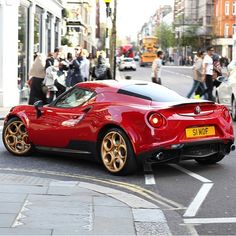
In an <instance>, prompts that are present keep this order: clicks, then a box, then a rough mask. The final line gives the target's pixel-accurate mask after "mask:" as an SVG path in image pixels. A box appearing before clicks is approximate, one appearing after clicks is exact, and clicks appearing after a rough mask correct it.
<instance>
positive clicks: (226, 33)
mask: <svg viewBox="0 0 236 236" xmlns="http://www.w3.org/2000/svg"><path fill="white" fill-rule="evenodd" d="M224 36H225V38H228V36H229V24H225V30H224Z"/></svg>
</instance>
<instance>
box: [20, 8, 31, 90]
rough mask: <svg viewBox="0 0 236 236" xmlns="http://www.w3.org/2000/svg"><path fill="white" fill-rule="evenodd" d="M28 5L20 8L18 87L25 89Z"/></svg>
mask: <svg viewBox="0 0 236 236" xmlns="http://www.w3.org/2000/svg"><path fill="white" fill-rule="evenodd" d="M28 14H29V13H28V7H27V6H19V10H18V22H19V23H18V87H19V89H20V90H21V89H23V87H24V85H25V82H26V80H27V74H28V73H27V71H28V68H27V64H28V63H27V59H28V50H27V48H28Z"/></svg>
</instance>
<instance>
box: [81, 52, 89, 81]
mask: <svg viewBox="0 0 236 236" xmlns="http://www.w3.org/2000/svg"><path fill="white" fill-rule="evenodd" d="M87 57H88V52H87V50H86V49H83V50H82V58H83V60H82V61H81V65H80V70H81V75H82V78H83V81H87V80H89V64H90V61H89V60H88V59H87Z"/></svg>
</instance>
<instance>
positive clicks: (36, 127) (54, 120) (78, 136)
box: [5, 81, 234, 156]
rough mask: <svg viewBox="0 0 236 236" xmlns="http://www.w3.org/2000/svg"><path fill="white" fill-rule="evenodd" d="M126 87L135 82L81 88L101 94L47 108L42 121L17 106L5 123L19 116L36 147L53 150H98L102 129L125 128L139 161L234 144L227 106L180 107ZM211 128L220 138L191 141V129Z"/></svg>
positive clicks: (183, 103)
mask: <svg viewBox="0 0 236 236" xmlns="http://www.w3.org/2000/svg"><path fill="white" fill-rule="evenodd" d="M126 83H128V85H129V83H130V84H131V85H132V84H134V83H135V82H134V81H133V82H123V83H119V82H117V81H110V82H85V83H80V84H78V85H76V86H79V87H80V88H84V89H89V90H91V91H94V92H95V93H96V96H94V97H93V98H91V99H90V100H89V101H87V102H85V103H84V104H82V105H81V106H78V107H74V108H59V107H54V106H53V105H49V106H44V107H42V108H41V112H42V115H41V116H40V117H37V116H36V109H35V107H34V106H27V105H24V106H17V107H15V108H13V109H12V110H11V112H10V113H9V115H8V116H7V117H6V119H5V122H7V120H9V119H10V118H11V117H13V116H17V117H19V118H20V119H22V120H23V122H24V123H25V125H26V128H27V131H28V134H29V139H30V141H31V142H32V143H33V144H34V145H36V146H44V147H52V148H68V145H69V143H70V142H71V141H78V142H87V143H90V144H92V143H93V144H94V145H95V146H96V145H97V144H98V141H99V140H98V139H99V134H100V132H101V130H102V129H104V128H106V127H110V126H116V127H120V128H121V129H123V130H124V131H125V133H126V134H127V135H128V137H129V138H130V141H131V144H132V146H133V149H134V153H135V155H136V156H140V155H143V154H148V153H152V154H153V153H156V152H157V151H158V150H164V149H165V150H172V149H175V146H176V145H177V147H178V148H180V145H181V144H191V145H194V144H195V143H196V144H198V143H212V142H220V143H222V144H227V143H229V144H230V145H231V144H232V143H233V142H234V133H233V126H232V120H231V117H230V115H229V112H228V110H227V108H226V107H224V106H222V105H219V104H214V103H212V102H209V101H208V102H207V101H199V100H190V99H185V98H183V99H182V100H181V101H176V102H174V101H171V102H168V101H167V102H163V101H161V102H157V101H151V100H149V99H145V98H143V97H142V96H143V95H142V96H139V95H137V94H135V93H131V94H126V92H122V93H119V91H120V90H121V89H123V88H125V86H126ZM139 83H140V86H142V84H141V82H139ZM146 84H148V86H151V87H153V86H158V87H156V88H157V89H160V90H161V89H163V90H164V88H162V87H163V86H159V85H154V84H151V83H146V82H145V85H143V86H146ZM165 89H166V88H165ZM132 94H133V95H134V96H133V95H132ZM166 96H168V94H167V95H166ZM196 107H198V108H199V109H200V110H201V112H200V113H196V112H195V108H196ZM153 113H158V114H160V115H161V116H162V117H163V119H164V121H165V122H164V124H163V125H162V126H161V127H160V128H154V127H153V126H152V125H151V124H150V122H149V121H148V119H149V116H150V114H153ZM205 126H214V127H215V135H213V136H206V137H200V138H187V137H186V132H185V131H186V129H187V128H192V127H205ZM96 148H97V147H96Z"/></svg>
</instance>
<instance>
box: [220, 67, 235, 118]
mask: <svg viewBox="0 0 236 236" xmlns="http://www.w3.org/2000/svg"><path fill="white" fill-rule="evenodd" d="M217 80H218V81H219V82H221V84H220V85H219V86H218V87H217V89H216V95H215V96H216V102H218V103H221V104H223V105H225V106H226V107H228V109H229V110H230V111H231V114H232V119H233V120H234V121H236V71H233V72H232V73H230V76H229V77H224V76H220V77H218V78H217Z"/></svg>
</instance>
